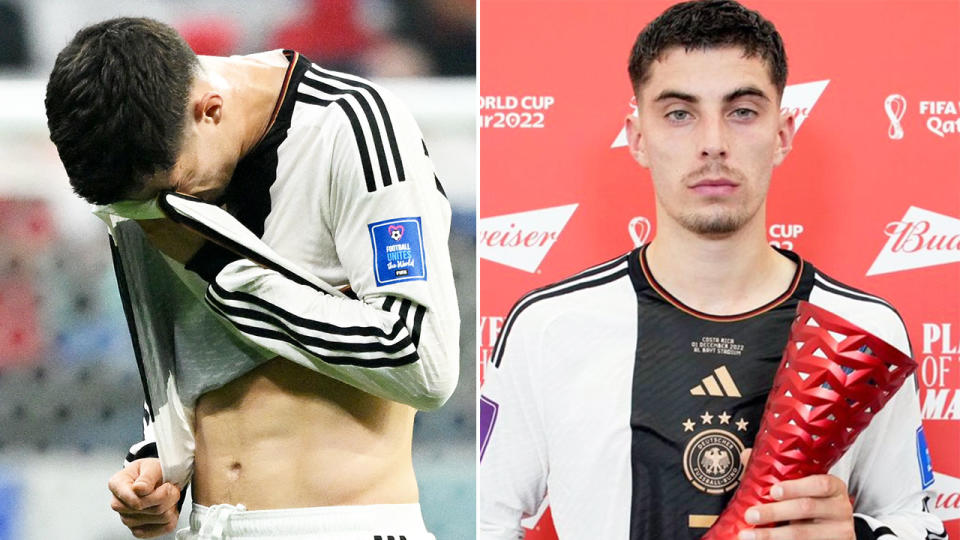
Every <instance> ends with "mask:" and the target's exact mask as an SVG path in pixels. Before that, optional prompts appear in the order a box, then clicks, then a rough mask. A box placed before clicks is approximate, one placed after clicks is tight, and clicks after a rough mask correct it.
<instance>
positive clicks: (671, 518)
mask: <svg viewBox="0 0 960 540" xmlns="http://www.w3.org/2000/svg"><path fill="white" fill-rule="evenodd" d="M783 254H784V255H785V256H788V257H790V258H791V259H792V260H794V261H795V262H796V263H797V265H798V269H797V273H796V275H795V276H794V280H793V283H792V284H791V287H790V289H789V290H788V291H786V292H785V293H784V294H783V295H782V296H781V297H779V298H777V299H776V300H774V301H772V302H770V303H769V304H767V305H764V306H761V307H760V308H758V309H756V310H753V311H751V312H749V313H744V314H740V315H736V316H730V317H716V316H711V315H708V314H705V313H701V312H698V311H696V310H693V309H691V308H689V307H687V306H684V305H683V304H682V303H680V302H679V301H678V300H676V299H675V298H673V297H671V296H670V295H669V293H667V292H666V291H665V290H664V289H663V288H662V287H660V286H659V284H657V282H656V280H654V279H653V277H652V275H651V274H650V273H649V271H648V270H647V268H646V263H645V258H644V250H643V248H639V249H637V250H634V251H632V252H630V253H629V254H627V255H624V256H622V257H619V258H617V259H615V260H613V261H610V262H608V263H606V264H603V265H600V266H597V267H594V268H592V269H589V270H587V271H584V272H582V273H580V274H578V275H576V276H574V277H572V278H570V279H567V280H565V281H561V282H559V283H557V284H554V285H551V286H548V287H545V288H542V289H538V290H536V291H533V292H531V293H530V294H528V295H527V296H525V297H524V298H522V299H521V300H520V301H519V302H518V303H517V304H516V305H515V306H514V308H513V309H512V311H511V312H510V314H509V315H508V316H507V318H506V319H505V321H504V326H503V330H502V332H501V334H500V337H499V340H498V342H497V345H496V347H495V349H494V354H493V355H492V357H491V364H490V365H488V366H487V369H486V375H485V377H486V379H485V381H484V384H483V387H482V390H481V398H480V399H481V404H480V410H481V418H480V437H481V445H480V453H481V455H480V466H479V470H478V479H477V482H478V522H479V536H478V538H481V539H484V540H491V539H517V538H522V536H523V532H522V529H521V526H520V521H521V519H523V518H524V517H526V516H530V515H534V514H535V513H536V512H537V511H538V509H540V508H541V506H542V504H544V502H545V501H546V500H547V498H548V499H549V504H550V508H551V512H552V516H553V522H554V525H555V527H556V530H557V533H558V536H559V538H561V539H562V540H578V539H583V540H588V539H596V538H603V539H605V540H616V539H630V540H640V539H671V538H684V539H686V538H699V537H700V536H701V535H702V534H703V533H705V532H706V530H707V528H708V527H709V526H710V524H712V522H713V521H714V520H715V518H716V516H717V515H718V514H719V513H720V512H721V511H722V510H723V508H724V507H725V506H726V503H727V501H728V500H729V498H730V497H731V496H732V495H733V490H734V489H735V488H736V486H737V485H738V482H739V476H740V474H739V473H740V472H741V470H742V464H741V463H740V453H741V452H742V450H743V449H744V448H746V447H749V446H752V441H753V439H754V437H755V436H756V432H757V429H758V427H759V422H760V417H761V414H762V410H763V406H764V403H765V401H766V395H767V393H768V392H769V390H770V387H771V385H772V382H773V374H774V373H775V371H776V369H777V367H778V365H779V362H780V358H781V355H782V351H783V348H784V346H785V344H786V340H787V337H788V334H789V328H790V324H791V323H792V321H793V319H794V314H795V310H796V307H797V304H798V302H799V301H800V300H806V301H809V302H811V303H813V304H815V305H817V306H819V307H822V308H824V309H827V310H829V311H831V312H833V313H835V314H837V315H839V316H841V317H843V318H845V319H847V320H849V321H851V322H853V323H855V324H857V325H859V326H860V327H862V328H863V329H865V330H867V331H869V332H871V333H873V334H874V335H876V336H878V337H880V338H881V339H883V340H885V341H887V342H888V343H890V344H892V345H894V346H895V347H897V348H898V349H900V350H901V351H903V352H905V353H907V354H909V353H910V346H909V343H908V338H907V333H906V330H905V328H904V325H903V323H902V321H901V320H900V318H899V316H898V315H897V313H896V311H895V310H894V309H893V308H892V307H890V306H889V304H887V303H886V302H885V301H883V300H881V299H879V298H876V297H874V296H871V295H867V294H864V293H861V292H858V291H855V290H854V289H851V288H849V287H847V286H845V285H842V284H839V283H837V282H835V281H833V280H831V279H830V278H828V277H827V276H825V275H823V274H822V273H820V272H818V271H817V270H816V269H815V268H814V267H813V266H812V265H811V264H809V263H806V262H804V261H802V260H801V259H800V258H799V257H798V256H796V255H795V254H793V253H790V252H786V251H785V252H783ZM705 444H711V445H715V446H716V447H717V448H718V449H720V448H722V449H724V451H719V450H718V451H717V452H715V454H716V456H713V457H717V459H716V460H714V461H715V462H713V461H710V460H709V459H700V460H698V459H694V458H692V457H691V456H696V455H697V449H702V448H705V446H704V445H705ZM701 457H703V456H701ZM721 458H722V459H721ZM723 460H728V461H723ZM830 473H831V474H834V475H836V476H838V477H839V478H841V479H843V480H844V481H845V482H846V483H847V485H848V486H849V492H850V494H851V496H852V497H854V499H855V505H854V511H855V512H856V514H855V518H856V519H855V525H856V527H857V529H858V538H861V537H862V538H874V537H877V538H909V539H925V538H943V537H945V531H944V528H943V524H942V523H941V522H940V521H939V519H938V518H936V517H935V516H933V515H932V514H930V513H928V512H927V503H928V501H929V500H930V498H931V496H932V494H931V492H930V491H929V488H930V487H931V484H932V483H933V469H932V468H931V466H930V461H929V454H928V452H927V451H926V441H925V440H924V437H923V431H922V429H921V423H920V408H919V400H918V395H917V387H916V382H915V380H914V378H913V377H911V378H909V379H908V380H907V382H906V383H905V384H904V386H903V387H902V388H901V390H900V391H899V392H898V393H897V394H896V395H895V396H894V397H893V398H892V399H891V400H890V402H889V403H888V404H887V405H886V406H885V408H884V409H883V410H882V411H881V412H880V413H879V414H877V415H876V416H875V417H874V418H873V420H872V422H871V424H870V425H869V426H868V427H867V428H866V429H865V430H864V432H863V433H861V435H860V437H859V438H858V439H857V440H856V442H855V444H854V445H853V446H852V447H851V448H850V449H849V450H848V452H847V453H846V454H845V455H844V456H843V457H842V458H841V459H840V461H839V462H838V463H837V464H836V465H834V467H833V468H832V469H831V470H830ZM861 534H863V535H864V536H861Z"/></svg>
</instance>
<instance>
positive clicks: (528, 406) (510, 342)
mask: <svg viewBox="0 0 960 540" xmlns="http://www.w3.org/2000/svg"><path fill="white" fill-rule="evenodd" d="M507 320H510V316H508V317H507ZM529 322H530V321H529V320H528V319H525V318H524V317H523V316H520V317H517V320H516V321H515V322H514V324H513V325H512V328H511V329H510V331H509V334H508V333H507V331H506V330H505V331H504V333H501V334H500V337H499V339H498V341H497V345H496V347H495V348H494V355H493V359H494V361H499V362H498V366H495V365H494V363H493V362H491V363H488V364H487V365H486V372H485V379H484V382H483V386H482V388H481V390H480V422H479V435H478V436H479V438H480V465H479V467H478V469H477V532H478V536H477V538H478V540H508V539H509V540H516V539H519V538H523V534H524V533H523V528H522V527H521V525H520V520H521V519H523V518H525V517H527V516H531V515H534V514H535V513H536V512H537V510H538V509H539V507H540V504H541V502H542V501H543V499H544V497H545V496H546V492H547V472H548V466H547V457H546V456H547V453H546V442H545V438H544V430H543V422H542V414H541V412H540V407H539V403H537V400H536V397H535V393H533V392H531V390H532V389H533V388H535V387H536V386H537V382H538V381H537V378H536V377H535V375H534V372H533V369H534V368H535V365H536V358H537V357H538V356H539V353H540V349H539V345H538V344H537V341H538V340H537V336H538V335H541V329H538V328H535V327H534V326H533V325H529V324H528V323H529ZM505 328H506V327H505ZM528 344H529V345H528Z"/></svg>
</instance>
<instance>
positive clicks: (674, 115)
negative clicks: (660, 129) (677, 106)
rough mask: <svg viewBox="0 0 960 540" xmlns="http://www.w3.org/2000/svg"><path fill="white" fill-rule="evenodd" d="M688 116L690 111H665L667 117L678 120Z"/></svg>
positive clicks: (685, 118)
mask: <svg viewBox="0 0 960 540" xmlns="http://www.w3.org/2000/svg"><path fill="white" fill-rule="evenodd" d="M689 118H690V113H688V112H687V111H684V110H676V111H670V112H668V113H667V119H668V120H673V121H675V122H680V121H683V120H687V119H689Z"/></svg>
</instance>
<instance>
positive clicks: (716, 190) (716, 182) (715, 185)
mask: <svg viewBox="0 0 960 540" xmlns="http://www.w3.org/2000/svg"><path fill="white" fill-rule="evenodd" d="M739 186H740V184H738V183H737V182H734V181H733V180H730V179H727V178H704V179H703V180H700V181H699V182H697V183H695V184H693V185H692V186H690V189H692V190H693V191H695V192H697V193H698V194H700V195H706V196H717V195H729V194H731V193H733V192H734V191H736V190H737V188H738V187H739Z"/></svg>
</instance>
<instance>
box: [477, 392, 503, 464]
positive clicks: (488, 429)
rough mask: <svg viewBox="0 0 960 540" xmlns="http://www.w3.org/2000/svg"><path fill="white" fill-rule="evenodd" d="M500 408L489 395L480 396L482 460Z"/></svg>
mask: <svg viewBox="0 0 960 540" xmlns="http://www.w3.org/2000/svg"><path fill="white" fill-rule="evenodd" d="M499 410H500V405H498V404H497V403H496V402H495V401H493V400H492V399H490V398H488V397H487V396H480V461H483V453H484V452H485V451H486V450H487V443H488V442H490V434H491V433H493V424H495V423H496V422H497V411H499Z"/></svg>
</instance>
